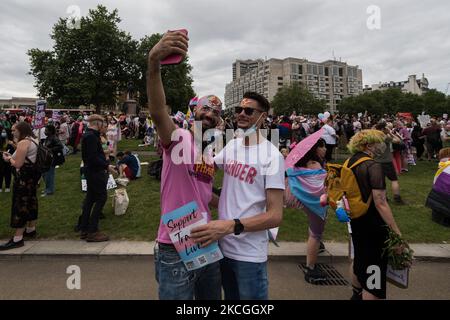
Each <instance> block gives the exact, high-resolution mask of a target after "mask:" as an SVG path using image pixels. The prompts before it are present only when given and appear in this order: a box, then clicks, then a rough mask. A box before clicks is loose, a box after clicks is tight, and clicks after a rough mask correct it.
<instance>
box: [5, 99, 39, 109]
mask: <svg viewBox="0 0 450 320" xmlns="http://www.w3.org/2000/svg"><path fill="white" fill-rule="evenodd" d="M36 100H38V98H23V97H12V98H11V99H0V108H2V107H4V108H19V109H20V108H31V107H35V106H36Z"/></svg>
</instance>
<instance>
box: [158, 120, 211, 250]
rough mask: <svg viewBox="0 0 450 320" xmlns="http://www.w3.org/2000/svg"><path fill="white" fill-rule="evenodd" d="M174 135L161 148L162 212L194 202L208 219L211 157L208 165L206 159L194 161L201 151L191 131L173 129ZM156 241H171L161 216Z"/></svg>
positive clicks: (209, 218) (209, 217) (209, 216)
mask: <svg viewBox="0 0 450 320" xmlns="http://www.w3.org/2000/svg"><path fill="white" fill-rule="evenodd" d="M174 134H175V138H173V140H175V141H172V143H171V144H170V145H169V146H168V147H167V148H163V150H164V153H163V168H162V172H161V215H164V214H166V213H168V212H171V211H173V210H175V209H178V208H180V207H182V206H184V205H185V204H188V203H190V202H192V201H196V202H197V204H198V207H199V210H200V212H205V213H206V214H207V217H208V221H210V220H211V213H210V211H209V207H208V203H209V202H210V201H211V196H212V185H213V179H214V162H213V161H212V157H211V161H207V162H208V163H209V164H208V163H205V162H203V163H201V164H200V163H199V164H195V159H197V157H198V156H201V150H196V148H195V144H194V137H193V135H192V134H191V132H190V131H188V130H185V129H176V130H175V133H174ZM173 137H174V136H173ZM183 151H185V152H183ZM200 159H201V158H200ZM157 240H158V242H161V243H172V241H171V240H170V237H169V234H168V232H167V230H166V227H165V226H164V225H163V223H162V219H161V221H160V224H159V230H158V238H157Z"/></svg>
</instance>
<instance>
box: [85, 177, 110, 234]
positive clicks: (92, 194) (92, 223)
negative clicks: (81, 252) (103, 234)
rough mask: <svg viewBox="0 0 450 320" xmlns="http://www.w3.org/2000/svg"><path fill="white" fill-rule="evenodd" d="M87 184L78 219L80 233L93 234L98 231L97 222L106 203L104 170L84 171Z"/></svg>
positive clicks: (106, 180)
mask: <svg viewBox="0 0 450 320" xmlns="http://www.w3.org/2000/svg"><path fill="white" fill-rule="evenodd" d="M85 175H86V182H87V193H86V199H85V200H84V204H83V213H82V214H81V219H80V229H81V232H87V233H94V232H97V231H98V221H99V219H100V215H101V213H102V210H103V207H104V205H105V203H106V200H107V197H108V193H107V191H106V186H107V184H108V173H107V172H106V171H105V170H99V171H90V170H86V171H85Z"/></svg>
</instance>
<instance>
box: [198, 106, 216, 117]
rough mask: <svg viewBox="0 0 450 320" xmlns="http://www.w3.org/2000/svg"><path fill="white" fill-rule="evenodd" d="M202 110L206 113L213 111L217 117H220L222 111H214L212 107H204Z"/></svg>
mask: <svg viewBox="0 0 450 320" xmlns="http://www.w3.org/2000/svg"><path fill="white" fill-rule="evenodd" d="M202 110H203V111H205V112H210V111H212V112H213V113H214V114H215V115H216V116H220V111H219V110H216V109H214V108H212V107H210V106H203V107H202Z"/></svg>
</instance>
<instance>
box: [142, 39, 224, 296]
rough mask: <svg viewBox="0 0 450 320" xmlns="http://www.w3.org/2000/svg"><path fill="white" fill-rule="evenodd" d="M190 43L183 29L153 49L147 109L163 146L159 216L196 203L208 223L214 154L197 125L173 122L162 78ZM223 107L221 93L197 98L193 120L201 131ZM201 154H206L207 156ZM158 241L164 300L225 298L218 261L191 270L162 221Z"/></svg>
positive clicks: (158, 275) (214, 121) (216, 118)
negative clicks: (197, 135)
mask: <svg viewBox="0 0 450 320" xmlns="http://www.w3.org/2000/svg"><path fill="white" fill-rule="evenodd" d="M187 47H188V39H187V37H186V36H185V35H184V34H183V33H181V32H176V31H174V32H170V31H169V32H167V33H166V34H165V35H164V36H163V37H162V39H161V40H160V41H159V42H158V43H157V44H156V45H155V46H154V47H153V48H152V50H151V51H150V53H149V56H148V78H147V95H148V98H149V109H150V115H151V117H152V120H153V122H154V124H155V126H156V129H157V131H158V135H159V138H160V144H161V146H162V150H163V168H162V174H161V217H162V216H163V215H165V214H166V213H169V212H171V211H173V210H176V209H178V208H180V207H182V206H184V205H186V204H189V203H191V202H193V201H195V202H196V203H197V206H198V208H199V211H200V212H204V213H206V216H207V220H208V221H209V220H210V219H211V212H210V209H209V206H208V205H209V203H210V202H211V201H212V204H213V205H217V200H218V198H217V197H213V193H212V187H213V178H214V172H215V168H214V163H213V161H212V155H210V154H209V152H203V151H204V144H202V141H195V140H194V134H193V130H194V126H193V127H192V128H191V129H189V130H186V129H183V128H178V127H177V126H176V125H175V123H174V122H173V121H172V119H171V117H170V112H168V109H167V107H166V97H165V93H164V87H163V83H162V80H161V66H160V62H161V61H162V60H163V59H164V58H166V57H167V56H169V55H171V54H180V55H182V56H185V55H186V53H187ZM221 111H222V102H221V101H220V99H219V98H218V97H216V96H213V95H210V96H205V97H202V98H200V99H199V101H198V103H197V106H196V108H195V109H194V113H195V120H196V121H198V122H201V126H202V132H205V131H206V130H207V129H213V128H215V127H216V126H217V125H218V124H219V120H220V114H221ZM201 137H203V134H202V136H201ZM197 142H198V143H197ZM181 150H183V157H182V158H181V159H180V156H179V154H180V151H181ZM202 154H204V156H203V157H202ZM189 158H190V159H189ZM194 159H195V161H194ZM197 160H198V161H197ZM194 162H195V163H194ZM156 240H157V241H156V242H157V244H156V246H155V273H156V280H157V282H158V284H159V289H158V295H159V298H160V299H162V300H168V299H170V300H192V299H194V298H195V299H196V300H220V299H221V279H220V265H219V263H218V262H215V263H212V264H208V265H206V266H204V267H201V268H199V269H196V270H189V271H188V270H187V268H186V267H185V265H184V263H183V262H182V260H181V258H180V255H179V254H178V252H177V250H176V249H175V246H174V244H173V243H172V241H171V239H170V236H169V233H168V231H167V228H166V227H165V226H164V225H163V223H162V219H161V223H160V226H159V229H158V236H157V239H156Z"/></svg>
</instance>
